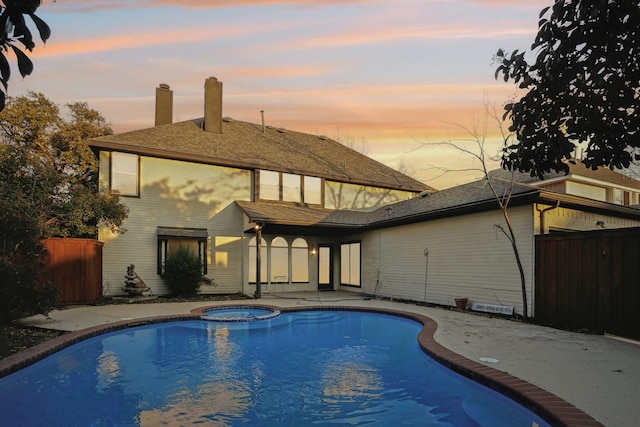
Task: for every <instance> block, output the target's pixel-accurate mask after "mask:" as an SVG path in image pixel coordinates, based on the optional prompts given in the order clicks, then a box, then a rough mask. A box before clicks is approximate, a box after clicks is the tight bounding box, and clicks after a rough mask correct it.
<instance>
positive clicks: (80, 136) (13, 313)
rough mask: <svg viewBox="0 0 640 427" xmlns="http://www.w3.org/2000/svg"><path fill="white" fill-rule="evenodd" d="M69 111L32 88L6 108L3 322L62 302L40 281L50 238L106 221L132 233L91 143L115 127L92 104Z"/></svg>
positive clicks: (1, 140) (0, 177) (91, 229)
mask: <svg viewBox="0 0 640 427" xmlns="http://www.w3.org/2000/svg"><path fill="white" fill-rule="evenodd" d="M67 108H68V109H69V114H68V117H69V118H68V119H63V118H62V117H61V115H60V111H59V108H58V107H57V106H56V105H55V104H54V103H52V102H51V101H49V100H48V99H47V98H46V97H45V96H44V95H42V94H38V93H30V94H29V95H28V96H22V97H17V98H13V99H11V100H10V102H9V103H7V105H6V108H5V109H4V111H2V112H0V312H1V313H3V314H2V315H0V321H2V320H4V321H6V320H11V319H14V318H16V317H17V316H19V315H26V314H31V313H33V312H34V310H35V311H37V310H45V307H48V306H51V304H53V303H55V296H53V297H52V295H54V294H52V293H51V292H50V289H49V288H47V287H46V286H45V287H42V286H40V284H41V278H42V266H43V264H42V261H43V259H44V256H45V251H44V247H43V246H42V244H41V241H42V239H44V238H46V237H51V236H62V237H96V236H97V230H98V226H99V225H108V226H111V228H112V229H113V230H114V231H124V230H122V229H121V226H122V222H123V221H124V219H125V218H126V216H127V208H126V206H125V205H124V204H122V203H121V202H120V199H119V196H118V194H117V193H114V192H111V191H108V190H107V191H102V190H100V189H99V186H98V175H97V169H98V168H97V160H96V158H95V156H94V155H93V153H92V152H91V150H90V149H89V147H88V146H87V143H86V140H87V138H91V137H95V136H101V135H105V134H108V133H110V132H111V129H110V127H109V125H108V123H107V122H106V120H105V119H104V118H103V117H102V116H101V115H100V114H99V113H97V112H96V111H95V110H92V109H90V108H89V107H88V106H87V104H85V103H73V104H69V105H67ZM45 311H46V310H45Z"/></svg>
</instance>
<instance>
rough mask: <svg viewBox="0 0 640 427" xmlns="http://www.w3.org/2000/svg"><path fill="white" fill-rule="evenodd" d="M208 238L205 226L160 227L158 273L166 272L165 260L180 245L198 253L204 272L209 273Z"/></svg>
mask: <svg viewBox="0 0 640 427" xmlns="http://www.w3.org/2000/svg"><path fill="white" fill-rule="evenodd" d="M207 240H208V233H207V230H206V229H204V228H173V227H158V274H160V275H162V274H164V262H165V261H166V259H167V257H169V256H170V255H172V254H173V253H174V252H175V251H177V250H178V248H180V247H187V248H189V249H190V250H191V251H192V252H193V253H194V254H196V255H197V256H198V258H200V261H201V263H202V274H203V275H204V274H207Z"/></svg>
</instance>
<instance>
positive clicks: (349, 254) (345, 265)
mask: <svg viewBox="0 0 640 427" xmlns="http://www.w3.org/2000/svg"><path fill="white" fill-rule="evenodd" d="M340 284H342V285H347V286H358V287H360V242H354V243H343V244H342V245H340Z"/></svg>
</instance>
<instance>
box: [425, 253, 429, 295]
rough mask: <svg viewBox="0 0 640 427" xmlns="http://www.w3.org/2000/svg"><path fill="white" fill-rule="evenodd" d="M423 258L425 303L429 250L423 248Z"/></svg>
mask: <svg viewBox="0 0 640 427" xmlns="http://www.w3.org/2000/svg"><path fill="white" fill-rule="evenodd" d="M424 256H425V258H426V261H425V266H424V302H425V303H426V302H427V273H429V249H427V248H424Z"/></svg>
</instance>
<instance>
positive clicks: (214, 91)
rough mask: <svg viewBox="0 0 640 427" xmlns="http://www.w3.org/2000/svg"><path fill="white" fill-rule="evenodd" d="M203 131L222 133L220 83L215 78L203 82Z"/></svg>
mask: <svg viewBox="0 0 640 427" xmlns="http://www.w3.org/2000/svg"><path fill="white" fill-rule="evenodd" d="M204 130H205V131H207V132H215V133H222V82H219V81H218V79H216V78H215V77H209V78H208V79H207V80H206V81H205V82H204Z"/></svg>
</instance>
